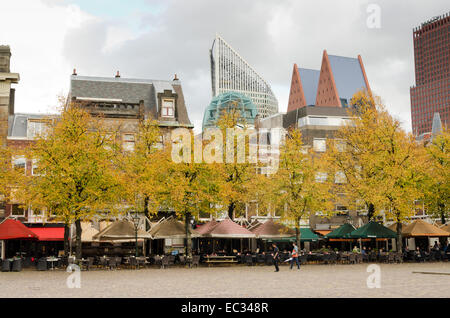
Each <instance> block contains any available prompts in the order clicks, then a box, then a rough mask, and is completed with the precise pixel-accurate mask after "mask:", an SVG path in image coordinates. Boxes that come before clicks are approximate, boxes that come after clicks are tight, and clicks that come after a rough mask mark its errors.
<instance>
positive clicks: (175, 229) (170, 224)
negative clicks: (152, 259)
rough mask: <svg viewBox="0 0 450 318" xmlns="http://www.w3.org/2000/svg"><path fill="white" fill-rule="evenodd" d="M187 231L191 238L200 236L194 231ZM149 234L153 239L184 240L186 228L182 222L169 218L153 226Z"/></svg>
mask: <svg viewBox="0 0 450 318" xmlns="http://www.w3.org/2000/svg"><path fill="white" fill-rule="evenodd" d="M189 231H190V233H191V237H192V238H195V237H199V236H200V235H199V234H198V233H197V231H196V230H193V229H189ZM149 233H150V235H151V236H152V238H153V239H174V238H185V237H186V227H185V224H184V223H183V222H181V221H178V220H176V219H174V218H172V217H171V218H168V219H165V220H163V221H161V222H159V223H157V224H156V225H154V226H153V227H152V228H151V229H150V232H149Z"/></svg>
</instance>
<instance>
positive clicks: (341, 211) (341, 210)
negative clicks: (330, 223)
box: [336, 204, 348, 215]
mask: <svg viewBox="0 0 450 318" xmlns="http://www.w3.org/2000/svg"><path fill="white" fill-rule="evenodd" d="M336 215H348V208H347V207H346V206H345V205H339V204H337V205H336Z"/></svg>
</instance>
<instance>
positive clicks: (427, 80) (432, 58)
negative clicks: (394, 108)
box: [410, 13, 450, 136]
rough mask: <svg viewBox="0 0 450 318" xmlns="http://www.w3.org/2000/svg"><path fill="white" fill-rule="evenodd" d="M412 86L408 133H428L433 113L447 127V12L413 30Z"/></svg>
mask: <svg viewBox="0 0 450 318" xmlns="http://www.w3.org/2000/svg"><path fill="white" fill-rule="evenodd" d="M413 41H414V61H415V76H416V85H415V86H413V87H411V89H410V95H411V120H412V131H413V133H414V134H415V135H416V136H419V135H421V134H424V133H430V132H431V126H432V122H433V116H434V113H439V114H440V117H441V120H442V123H443V125H444V126H447V127H449V125H450V89H449V87H450V13H447V14H444V15H442V16H439V17H435V18H433V19H431V20H429V21H427V22H424V23H422V24H421V25H420V26H419V27H417V28H414V30H413Z"/></svg>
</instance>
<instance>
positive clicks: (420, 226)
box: [402, 220, 450, 237]
mask: <svg viewBox="0 0 450 318" xmlns="http://www.w3.org/2000/svg"><path fill="white" fill-rule="evenodd" d="M402 234H403V236H404V237H417V236H422V237H423V236H427V237H439V236H450V233H449V232H447V231H445V230H443V229H440V228H438V227H437V226H434V225H433V224H430V223H428V222H425V221H423V220H415V221H414V222H412V223H411V224H409V225H408V226H406V227H405V228H404V230H403V231H402Z"/></svg>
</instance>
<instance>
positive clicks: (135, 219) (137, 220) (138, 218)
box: [133, 211, 141, 257]
mask: <svg viewBox="0 0 450 318" xmlns="http://www.w3.org/2000/svg"><path fill="white" fill-rule="evenodd" d="M140 220H141V218H140V217H139V216H138V212H137V211H136V212H134V216H133V224H134V237H135V242H136V257H138V242H137V233H138V226H139V221H140Z"/></svg>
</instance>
